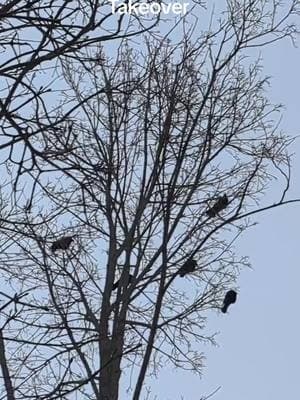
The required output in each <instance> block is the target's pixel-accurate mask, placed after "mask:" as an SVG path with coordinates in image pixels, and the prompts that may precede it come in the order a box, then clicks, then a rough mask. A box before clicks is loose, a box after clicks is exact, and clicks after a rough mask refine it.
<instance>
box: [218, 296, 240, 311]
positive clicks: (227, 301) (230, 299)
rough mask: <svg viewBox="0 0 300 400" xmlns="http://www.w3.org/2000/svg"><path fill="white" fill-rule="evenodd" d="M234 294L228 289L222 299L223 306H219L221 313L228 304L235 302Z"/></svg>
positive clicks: (225, 309)
mask: <svg viewBox="0 0 300 400" xmlns="http://www.w3.org/2000/svg"><path fill="white" fill-rule="evenodd" d="M236 296H237V293H236V292H235V291H234V290H229V291H228V292H227V293H226V294H225V297H224V301H223V307H222V308H221V311H222V313H224V314H225V313H226V311H227V309H228V307H229V306H230V304H233V303H235V302H236Z"/></svg>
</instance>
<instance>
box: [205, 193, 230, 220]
mask: <svg viewBox="0 0 300 400" xmlns="http://www.w3.org/2000/svg"><path fill="white" fill-rule="evenodd" d="M228 204H229V201H228V197H227V195H226V194H224V195H223V196H220V197H219V198H218V200H217V201H216V202H215V204H214V205H213V206H212V207H210V208H209V209H208V210H207V211H206V215H208V216H209V217H210V218H213V217H215V216H216V215H217V214H218V213H219V212H220V211H222V210H224V208H226V207H227V206H228Z"/></svg>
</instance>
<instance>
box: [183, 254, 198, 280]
mask: <svg viewBox="0 0 300 400" xmlns="http://www.w3.org/2000/svg"><path fill="white" fill-rule="evenodd" d="M196 268H197V262H196V261H195V260H194V259H193V258H189V259H188V260H187V261H186V262H185V263H184V264H183V265H182V267H181V268H180V269H179V276H181V278H182V277H184V276H185V275H186V274H189V273H191V272H194V271H195V269H196Z"/></svg>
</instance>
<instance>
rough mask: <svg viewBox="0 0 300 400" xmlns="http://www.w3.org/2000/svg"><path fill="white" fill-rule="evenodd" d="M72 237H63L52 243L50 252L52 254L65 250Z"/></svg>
mask: <svg viewBox="0 0 300 400" xmlns="http://www.w3.org/2000/svg"><path fill="white" fill-rule="evenodd" d="M73 238H74V236H64V237H62V238H60V239H58V240H56V241H55V242H53V243H52V246H51V251H52V253H54V252H55V251H56V250H67V249H68V248H69V246H70V244H71V243H72V241H73Z"/></svg>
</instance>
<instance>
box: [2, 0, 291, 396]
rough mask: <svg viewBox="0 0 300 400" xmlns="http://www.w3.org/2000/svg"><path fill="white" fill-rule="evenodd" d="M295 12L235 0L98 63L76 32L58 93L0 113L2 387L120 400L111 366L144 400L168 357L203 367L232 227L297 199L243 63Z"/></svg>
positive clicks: (227, 280) (271, 112) (271, 109)
mask: <svg viewBox="0 0 300 400" xmlns="http://www.w3.org/2000/svg"><path fill="white" fill-rule="evenodd" d="M297 7H298V2H296V1H293V2H290V8H289V9H288V10H287V11H286V14H284V15H283V12H284V10H281V9H280V12H279V10H278V8H279V4H277V3H274V2H272V3H271V2H270V3H268V2H265V1H264V2H262V1H258V0H257V1H246V2H244V3H243V4H242V3H240V2H236V1H230V2H228V8H227V12H226V13H225V14H224V15H223V16H222V18H221V20H220V21H219V22H218V24H219V25H217V24H216V23H212V27H213V28H211V30H209V31H206V32H202V33H201V34H200V33H199V36H200V37H199V38H194V33H193V31H192V30H191V32H190V33H189V34H186V35H185V36H184V38H183V39H182V40H181V41H180V43H179V44H172V43H171V42H170V41H169V40H168V39H165V40H164V39H158V40H156V39H153V38H152V39H150V37H149V36H148V37H145V46H143V47H141V49H140V50H139V49H138V48H136V47H134V46H132V44H131V43H130V42H129V41H126V40H124V41H123V42H122V44H121V45H120V47H119V48H118V51H116V54H115V55H113V54H110V56H108V55H107V54H105V52H104V50H103V49H102V50H101V51H102V53H101V54H102V56H101V57H103V58H102V61H101V62H99V59H97V57H96V55H97V54H98V53H97V52H98V50H99V49H93V47H91V46H90V42H87V44H86V45H85V46H84V48H82V49H81V56H80V57H79V56H78V54H77V55H76V56H74V57H71V56H70V57H64V58H61V59H60V62H61V69H60V72H61V74H62V75H61V76H60V81H61V82H63V84H62V85H61V86H60V87H59V85H58V83H55V85H56V87H57V91H58V94H59V95H60V97H59V103H58V105H57V106H55V107H52V108H51V107H50V105H49V104H51V101H50V99H49V103H48V102H45V101H42V100H41V97H39V98H38V97H37V96H34V97H33V99H31V105H32V107H33V110H34V112H33V114H32V115H33V116H32V118H31V117H27V119H25V117H24V116H23V117H22V119H21V120H20V121H19V120H18V118H19V111H18V108H15V109H10V111H6V112H5V113H4V114H3V119H2V121H3V122H2V132H3V136H4V137H5V138H6V139H8V140H6V142H5V143H4V145H3V146H2V155H1V161H2V166H1V168H2V171H5V174H6V177H7V179H6V182H5V184H3V186H2V189H1V226H0V228H1V231H0V233H1V250H2V251H1V267H0V268H1V271H2V276H3V280H4V279H5V280H6V282H7V290H3V292H2V293H1V296H2V297H3V299H4V304H3V306H1V327H0V366H1V368H2V375H3V377H2V379H3V380H4V385H3V389H2V393H3V394H2V398H3V399H4V398H9V399H17V398H20V399H25V398H30V399H72V398H78V396H80V399H99V400H100V399H101V400H117V399H118V398H119V391H120V381H121V372H122V373H123V375H122V377H123V378H124V385H127V387H128V389H129V391H130V393H131V394H130V396H131V397H132V399H133V400H138V399H140V398H142V396H143V387H144V384H145V379H146V374H147V372H148V371H154V372H158V371H159V369H160V367H161V366H163V365H165V363H166V362H169V363H172V364H173V365H174V366H176V367H177V368H182V369H189V370H192V371H195V372H198V373H201V370H202V366H203V352H202V350H201V343H203V342H204V341H209V342H214V336H213V335H211V334H210V333H209V332H207V330H206V321H207V317H208V316H209V311H210V310H214V309H219V308H220V307H221V306H222V300H223V296H224V293H225V291H226V290H227V289H228V288H230V287H232V285H235V284H236V278H237V276H238V273H239V270H240V269H241V268H243V267H245V266H247V265H248V260H247V258H246V257H242V258H238V257H236V255H235V253H234V247H233V245H234V242H235V240H236V239H237V237H239V235H240V234H241V233H243V232H244V231H245V230H246V229H247V228H248V227H249V226H250V225H251V224H253V223H254V222H253V220H252V218H251V216H253V215H255V214H258V213H260V212H262V211H264V210H267V209H271V208H275V207H277V206H281V205H284V204H288V203H292V202H296V201H298V200H297V199H289V198H288V197H287V196H288V189H289V185H290V172H291V171H290V169H291V168H290V155H289V152H288V146H289V145H290V144H291V142H292V139H291V138H289V137H287V136H286V135H284V134H283V133H282V132H280V130H279V128H278V124H277V122H276V118H275V115H276V112H277V111H278V110H279V109H280V108H279V107H277V106H273V105H272V104H271V103H270V102H269V101H268V99H267V98H266V96H265V87H266V85H267V83H268V80H267V79H266V78H264V77H262V75H261V68H260V63H259V61H257V62H253V63H249V62H247V63H246V60H245V56H246V55H247V49H251V48H253V47H260V46H263V45H265V44H267V43H269V42H274V41H276V40H279V39H282V38H284V37H293V36H292V35H293V34H294V33H295V32H296V30H295V27H294V25H292V24H291V23H290V22H289V21H290V18H291V17H292V16H293V15H296V13H298V8H297ZM53 48H55V46H53ZM70 48H71V47H69V49H70ZM16 62H17V63H19V62H20V61H19V58H18V57H16ZM24 68H25V67H24ZM18 81H19V82H21V81H22V78H20V79H19V78H18ZM27 86H28V87H27ZM27 86H25V85H24V87H23V89H22V90H24V96H29V97H30V88H31V87H32V84H31V83H30V82H29V84H28V85H27ZM11 90H12V89H11ZM5 93H6V92H5ZM13 97H14V95H13V94H12V95H11V98H13ZM29 97H26V99H27V100H26V101H25V100H24V102H23V103H22V96H19V99H18V100H17V99H14V101H16V102H17V101H19V102H21V105H20V107H21V106H22V107H25V105H26V107H27V104H28V101H29ZM8 103H9V102H8ZM49 108H50V111H49ZM5 110H7V107H6V108H5ZM24 113H25V108H24ZM53 115H56V118H55V119H53ZM19 126H24V128H22V129H21V128H19ZM13 129H15V130H16V132H17V134H16V135H14V134H13V133H12V134H11V133H10V132H11V131H12V130H13ZM33 132H34V134H33ZM15 154H16V155H17V156H18V157H17V159H15V158H14V156H15ZM274 179H278V180H279V182H280V183H281V187H280V188H278V194H277V197H276V198H274V200H273V202H272V203H271V204H263V203H262V200H263V198H264V194H265V192H266V191H267V189H268V188H269V187H270V184H271V182H272V181H273V180H274ZM130 375H132V377H133V379H130V378H129V376H130Z"/></svg>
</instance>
